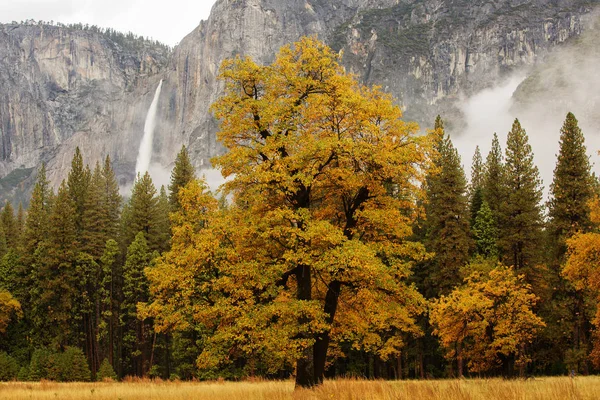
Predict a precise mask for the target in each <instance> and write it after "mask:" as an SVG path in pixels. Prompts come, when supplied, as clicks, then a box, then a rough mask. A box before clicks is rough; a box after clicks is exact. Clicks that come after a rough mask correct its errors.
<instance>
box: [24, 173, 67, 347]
mask: <svg viewBox="0 0 600 400" xmlns="http://www.w3.org/2000/svg"><path fill="white" fill-rule="evenodd" d="M75 209H76V206H75V203H74V202H73V200H72V199H71V196H70V194H69V191H68V188H67V185H66V183H65V182H64V181H63V183H62V185H61V186H60V188H59V190H58V194H57V196H56V199H55V201H54V202H53V205H52V210H51V213H50V216H49V224H48V235H47V238H46V239H45V240H44V241H42V242H40V243H39V245H38V246H37V248H36V251H35V254H34V260H35V261H34V266H33V277H34V279H33V285H32V290H31V303H32V321H33V323H34V327H35V330H36V332H35V333H36V335H35V336H36V337H37V338H38V341H39V343H40V344H43V345H49V344H53V345H58V346H61V347H64V346H66V345H67V344H69V343H68V342H69V339H70V338H71V337H72V336H73V335H74V334H75V332H74V331H75V330H76V326H74V325H73V323H72V322H73V314H72V310H73V308H74V307H75V305H76V301H77V286H76V285H77V276H76V271H75V257H76V254H77V239H76V237H77V228H76V223H75V218H76V213H75ZM28 220H29V217H28Z"/></svg>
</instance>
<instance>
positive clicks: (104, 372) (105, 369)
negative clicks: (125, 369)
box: [96, 358, 117, 381]
mask: <svg viewBox="0 0 600 400" xmlns="http://www.w3.org/2000/svg"><path fill="white" fill-rule="evenodd" d="M96 380H98V381H105V380H117V374H116V373H115V370H114V369H113V367H112V365H110V363H109V362H108V360H107V359H106V358H105V359H104V360H103V361H102V363H101V364H100V369H98V373H97V374H96Z"/></svg>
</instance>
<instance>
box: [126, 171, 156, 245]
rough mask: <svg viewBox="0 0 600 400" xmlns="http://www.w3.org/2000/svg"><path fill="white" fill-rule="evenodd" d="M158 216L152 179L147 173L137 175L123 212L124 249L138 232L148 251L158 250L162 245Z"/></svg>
mask: <svg viewBox="0 0 600 400" xmlns="http://www.w3.org/2000/svg"><path fill="white" fill-rule="evenodd" d="M158 215H159V213H158V196H157V195H156V187H155V186H154V183H152V178H151V177H150V174H148V172H146V173H145V174H144V175H143V176H140V175H138V178H137V179H136V181H135V183H134V184H133V189H132V191H131V199H129V203H128V204H127V207H126V208H125V209H124V210H123V221H122V224H123V245H124V247H125V248H126V247H128V246H129V244H131V243H132V242H133V240H134V239H135V236H136V235H137V234H138V232H142V233H143V234H144V237H145V239H146V241H147V242H148V245H149V247H150V249H152V250H159V249H160V247H161V246H162V243H160V240H161V237H160V231H159V230H160V227H159V226H158V221H157V219H158Z"/></svg>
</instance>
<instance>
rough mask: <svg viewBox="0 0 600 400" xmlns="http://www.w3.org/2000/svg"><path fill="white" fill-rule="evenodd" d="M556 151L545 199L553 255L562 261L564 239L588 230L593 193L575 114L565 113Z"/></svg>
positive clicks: (592, 183) (582, 141) (564, 246)
mask: <svg viewBox="0 0 600 400" xmlns="http://www.w3.org/2000/svg"><path fill="white" fill-rule="evenodd" d="M559 143H560V150H559V153H558V159H557V161H556V167H555V169H554V180H553V181H552V184H551V185H550V195H551V197H550V201H549V202H548V219H549V224H548V231H549V234H550V236H551V239H552V242H553V245H554V251H555V254H554V258H555V259H557V260H560V261H562V260H563V258H564V254H565V251H566V244H565V242H566V239H568V238H570V237H571V236H573V234H575V233H576V232H587V231H589V230H590V229H591V222H590V218H589V214H590V208H589V202H590V200H591V199H592V198H593V196H594V179H593V176H592V173H591V167H590V162H589V159H588V156H587V153H586V147H585V138H584V136H583V132H582V131H581V129H580V128H579V126H578V121H577V119H576V118H575V115H573V114H572V113H568V114H567V117H566V119H565V122H564V124H563V126H562V128H561V130H560V142H559Z"/></svg>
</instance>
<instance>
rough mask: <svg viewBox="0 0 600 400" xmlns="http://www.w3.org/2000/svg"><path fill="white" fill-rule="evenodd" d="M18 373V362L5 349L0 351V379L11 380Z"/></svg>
mask: <svg viewBox="0 0 600 400" xmlns="http://www.w3.org/2000/svg"><path fill="white" fill-rule="evenodd" d="M18 374H19V364H17V361H16V360H15V359H14V358H12V357H11V356H10V355H8V354H7V353H6V352H5V351H0V381H12V380H14V379H16V378H17V376H18Z"/></svg>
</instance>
